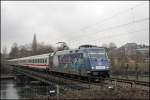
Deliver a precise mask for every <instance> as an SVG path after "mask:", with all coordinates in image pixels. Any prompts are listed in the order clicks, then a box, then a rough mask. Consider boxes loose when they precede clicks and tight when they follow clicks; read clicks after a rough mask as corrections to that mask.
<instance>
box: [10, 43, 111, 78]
mask: <svg viewBox="0 0 150 100" xmlns="http://www.w3.org/2000/svg"><path fill="white" fill-rule="evenodd" d="M8 62H9V63H10V64H11V65H15V66H18V67H19V66H20V67H25V68H30V69H37V70H46V71H45V72H49V73H53V74H57V75H58V74H59V75H64V76H69V77H70V76H73V77H74V78H87V77H88V78H89V77H90V79H92V80H93V79H94V80H101V79H105V78H108V77H109V70H110V60H109V58H108V53H107V50H106V49H105V48H103V47H97V46H93V45H82V46H79V48H78V49H74V50H62V51H56V52H53V53H47V54H42V55H35V56H29V57H23V58H17V59H11V60H8Z"/></svg>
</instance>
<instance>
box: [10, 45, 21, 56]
mask: <svg viewBox="0 0 150 100" xmlns="http://www.w3.org/2000/svg"><path fill="white" fill-rule="evenodd" d="M9 57H10V58H18V57H19V49H18V45H17V43H14V44H13V46H12V48H11V51H10V53H9Z"/></svg>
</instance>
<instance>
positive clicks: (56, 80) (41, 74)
mask: <svg viewBox="0 0 150 100" xmlns="http://www.w3.org/2000/svg"><path fill="white" fill-rule="evenodd" d="M12 66H13V72H14V74H15V76H16V78H15V79H17V78H19V80H20V81H22V82H25V79H27V78H32V79H34V80H37V81H40V82H43V83H46V84H49V85H53V86H56V87H58V86H59V88H61V89H77V90H80V89H87V88H89V84H87V83H83V82H79V81H76V80H69V79H68V78H65V77H60V76H59V77H58V76H57V75H51V74H49V73H48V72H46V71H37V70H33V69H30V68H25V67H21V66H16V65H12Z"/></svg>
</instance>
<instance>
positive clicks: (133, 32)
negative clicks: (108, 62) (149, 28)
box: [72, 29, 146, 45]
mask: <svg viewBox="0 0 150 100" xmlns="http://www.w3.org/2000/svg"><path fill="white" fill-rule="evenodd" d="M144 30H146V29H140V30H136V31H132V32H128V33H130V34H135V33H137V32H142V31H144ZM125 35H128V34H127V33H119V34H116V35H109V36H103V37H99V38H97V39H92V40H86V41H82V43H85V42H89V43H91V42H93V41H100V40H104V39H109V38H110V37H111V38H114V37H119V36H125ZM78 42H80V41H77V42H74V44H76V43H78ZM74 44H72V45H74Z"/></svg>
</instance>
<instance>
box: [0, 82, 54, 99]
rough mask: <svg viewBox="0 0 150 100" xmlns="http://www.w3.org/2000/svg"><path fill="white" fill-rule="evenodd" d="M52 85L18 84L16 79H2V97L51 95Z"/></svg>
mask: <svg viewBox="0 0 150 100" xmlns="http://www.w3.org/2000/svg"><path fill="white" fill-rule="evenodd" d="M49 87H50V88H51V89H54V87H52V86H42V85H37V84H36V85H34V86H33V85H16V83H15V82H14V80H1V99H21V98H31V97H35V96H39V95H49V90H50V88H49Z"/></svg>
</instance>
